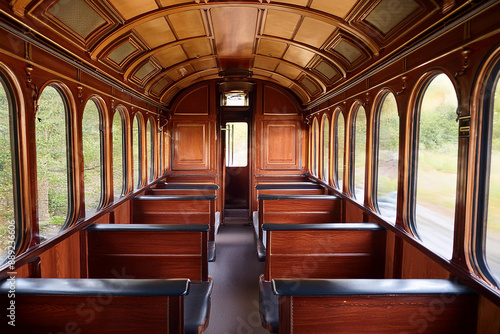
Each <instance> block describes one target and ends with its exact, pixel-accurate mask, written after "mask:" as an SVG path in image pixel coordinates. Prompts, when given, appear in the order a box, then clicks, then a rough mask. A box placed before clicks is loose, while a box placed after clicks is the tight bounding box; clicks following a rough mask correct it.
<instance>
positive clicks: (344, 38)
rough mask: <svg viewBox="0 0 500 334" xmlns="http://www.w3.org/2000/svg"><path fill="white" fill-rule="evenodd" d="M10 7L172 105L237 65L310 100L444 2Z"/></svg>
mask: <svg viewBox="0 0 500 334" xmlns="http://www.w3.org/2000/svg"><path fill="white" fill-rule="evenodd" d="M12 8H13V10H14V11H15V12H19V13H21V12H22V15H29V16H30V17H32V18H34V19H35V20H36V21H37V22H39V23H41V24H42V25H43V26H45V28H50V30H51V31H53V32H56V33H57V34H59V35H60V36H63V37H65V38H66V39H67V40H69V41H70V42H71V44H72V45H74V46H75V47H76V48H79V49H83V50H84V51H85V52H86V53H87V54H88V56H89V58H90V59H91V60H93V61H95V62H97V63H98V64H99V66H101V67H102V68H103V69H104V70H105V71H111V72H113V74H114V75H120V76H122V79H123V80H124V82H126V83H128V84H130V85H133V86H135V87H139V88H140V89H141V90H143V92H144V93H145V94H146V95H148V96H150V97H152V98H154V99H155V100H158V101H160V102H162V103H164V104H165V105H169V103H170V101H171V99H172V97H173V96H175V94H176V93H177V92H179V91H180V90H181V89H183V88H186V87H188V86H189V85H191V84H193V83H195V82H198V81H202V80H209V79H214V78H218V77H219V76H218V73H219V72H220V71H223V70H231V69H244V70H250V71H252V72H253V73H254V77H255V78H259V79H264V80H269V81H272V82H275V83H278V84H280V85H282V86H284V87H286V88H288V89H290V90H291V91H293V92H295V94H296V95H297V96H298V97H299V98H300V99H301V100H302V103H303V104H304V105H307V104H308V103H310V102H311V101H313V100H314V99H317V98H319V97H321V96H323V95H324V94H325V93H326V92H328V91H330V90H331V89H332V88H334V87H335V85H337V84H339V83H341V82H342V81H344V80H346V79H348V78H349V75H350V74H351V73H352V72H353V71H355V70H357V69H358V68H360V67H362V66H363V65H364V64H367V63H369V62H370V61H372V60H373V59H374V58H376V57H377V56H378V55H379V52H381V50H383V48H384V47H386V46H387V45H389V44H390V43H394V42H395V41H397V40H398V38H399V37H400V35H401V34H404V30H403V29H402V28H404V27H407V26H409V25H411V24H414V23H415V22H419V21H422V20H423V19H424V18H425V17H426V16H428V15H430V14H431V13H432V12H435V11H437V10H438V9H439V8H438V6H437V5H436V4H435V3H434V2H432V0H398V1H397V2H394V0H375V1H371V0H246V1H222V0H219V1H217V0H201V1H200V0H194V1H193V0H70V1H68V0H42V1H40V0H36V1H30V0H14V1H12ZM402 43H403V40H402V41H401V43H400V44H402Z"/></svg>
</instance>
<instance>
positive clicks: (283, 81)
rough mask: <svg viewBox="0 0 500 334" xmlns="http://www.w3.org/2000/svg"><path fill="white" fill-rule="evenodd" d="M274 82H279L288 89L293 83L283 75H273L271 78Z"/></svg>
mask: <svg viewBox="0 0 500 334" xmlns="http://www.w3.org/2000/svg"><path fill="white" fill-rule="evenodd" d="M271 78H272V79H273V80H276V81H277V82H279V83H280V84H281V85H282V86H285V87H288V86H290V84H291V83H292V82H291V81H290V80H288V79H286V78H283V77H282V76H281V75H277V74H273V75H272V76H271Z"/></svg>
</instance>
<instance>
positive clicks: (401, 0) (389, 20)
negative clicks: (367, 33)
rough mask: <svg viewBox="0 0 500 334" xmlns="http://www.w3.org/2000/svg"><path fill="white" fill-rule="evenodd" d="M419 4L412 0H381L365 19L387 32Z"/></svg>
mask: <svg viewBox="0 0 500 334" xmlns="http://www.w3.org/2000/svg"><path fill="white" fill-rule="evenodd" d="M418 8H420V6H419V5H418V4H417V3H416V2H415V1H413V0H398V2H397V3H394V0H382V1H381V2H380V3H379V4H378V5H377V6H376V7H375V8H374V9H373V10H372V11H371V12H370V14H368V16H367V17H366V21H368V22H369V23H371V24H373V25H374V26H375V27H377V28H378V29H379V30H380V31H381V32H382V33H384V34H387V33H388V32H389V31H391V30H392V29H393V28H394V27H396V26H397V25H398V24H399V23H401V22H402V21H403V20H404V19H405V18H407V17H408V16H409V15H410V14H411V13H413V12H414V11H416V10H417V9H418Z"/></svg>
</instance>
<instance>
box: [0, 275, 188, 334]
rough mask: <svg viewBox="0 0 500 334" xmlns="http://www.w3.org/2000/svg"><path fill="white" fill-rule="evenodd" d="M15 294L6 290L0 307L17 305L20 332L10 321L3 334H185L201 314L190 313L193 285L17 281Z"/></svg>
mask: <svg viewBox="0 0 500 334" xmlns="http://www.w3.org/2000/svg"><path fill="white" fill-rule="evenodd" d="M10 288H11V281H10V280H4V281H3V282H2V283H1V284H0V301H1V302H0V305H1V308H2V310H6V309H7V307H9V306H8V305H11V304H10V303H11V302H12V301H14V302H15V304H14V305H15V327H12V326H10V325H9V324H8V322H7V321H6V320H5V319H4V320H3V321H1V324H0V328H1V332H2V333H12V332H15V333H49V332H53V333H79V332H82V333H90V334H94V333H95V334H100V333H103V332H104V329H105V332H106V333H108V334H124V333H130V334H132V333H178V334H181V333H185V330H184V327H185V319H188V320H189V319H190V318H191V317H192V315H190V314H188V313H189V312H190V311H191V310H192V309H193V307H194V308H196V305H195V304H196V301H194V302H190V304H191V308H190V309H189V310H186V309H185V308H184V305H185V304H186V303H185V298H186V297H185V296H186V295H187V294H188V293H189V289H190V284H189V280H188V279H173V280H172V279H170V280H163V279H152V280H151V279H62V278H16V279H15V298H12V299H10V298H8V291H9V289H10ZM6 319H7V318H6ZM187 325H188V326H192V325H190V324H187ZM192 333H194V332H192Z"/></svg>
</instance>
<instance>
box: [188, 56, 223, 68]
mask: <svg viewBox="0 0 500 334" xmlns="http://www.w3.org/2000/svg"><path fill="white" fill-rule="evenodd" d="M192 65H193V67H194V69H195V70H196V71H203V70H207V69H209V68H217V61H216V60H215V58H209V59H202V60H197V61H194V62H193V63H192Z"/></svg>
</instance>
